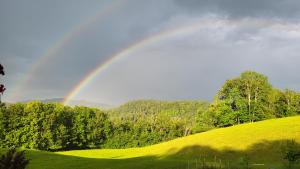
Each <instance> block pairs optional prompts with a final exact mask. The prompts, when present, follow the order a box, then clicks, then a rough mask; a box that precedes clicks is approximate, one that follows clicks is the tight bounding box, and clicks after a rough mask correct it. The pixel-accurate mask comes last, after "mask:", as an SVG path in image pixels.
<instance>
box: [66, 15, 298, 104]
mask: <svg viewBox="0 0 300 169" xmlns="http://www.w3.org/2000/svg"><path fill="white" fill-rule="evenodd" d="M286 24H287V23H283V22H280V21H278V20H277V21H271V20H259V19H252V20H247V19H246V20H245V19H244V20H218V19H207V20H199V21H196V22H194V23H192V24H188V25H186V26H183V27H178V28H173V29H169V30H164V31H160V32H158V33H156V34H154V35H150V36H147V37H146V38H143V39H141V40H139V41H137V42H135V43H133V44H131V45H129V46H127V47H126V48H124V49H122V50H120V51H119V52H116V53H115V54H113V55H112V56H111V57H109V58H110V59H108V60H106V61H105V62H102V63H101V64H99V65H98V66H97V67H96V68H95V69H94V70H92V71H91V72H90V73H89V74H87V75H86V76H85V78H84V79H82V80H81V81H80V82H79V83H78V84H77V85H76V86H75V87H74V88H73V89H72V90H71V91H70V92H69V94H68V95H67V96H66V97H65V99H64V102H63V104H65V105H67V104H68V103H69V102H70V100H71V99H72V98H74V97H75V96H77V95H78V94H79V92H80V91H81V90H83V89H84V88H85V87H86V86H87V85H88V84H89V83H91V82H92V81H93V79H94V78H95V77H96V76H98V75H99V74H101V73H102V72H104V71H105V70H106V69H108V67H109V66H110V65H112V64H114V63H116V62H117V61H119V60H120V59H122V58H123V57H126V56H129V55H130V54H132V53H133V52H134V51H136V50H138V49H141V48H144V47H146V46H147V45H149V44H152V43H155V42H158V41H161V40H164V39H168V38H171V37H177V36H180V35H186V34H191V33H195V32H197V31H199V30H201V29H202V28H207V27H209V26H211V27H217V28H222V27H223V26H224V25H232V26H233V27H234V26H237V25H239V26H255V27H265V26H272V25H274V26H273V27H274V28H275V29H277V30H279V31H289V32H298V33H299V32H300V26H299V25H292V26H291V25H286Z"/></svg>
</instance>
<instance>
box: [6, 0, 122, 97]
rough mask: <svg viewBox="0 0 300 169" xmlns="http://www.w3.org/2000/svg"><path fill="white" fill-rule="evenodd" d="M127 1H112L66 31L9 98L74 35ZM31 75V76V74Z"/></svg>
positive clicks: (31, 68) (21, 80)
mask: <svg viewBox="0 0 300 169" xmlns="http://www.w3.org/2000/svg"><path fill="white" fill-rule="evenodd" d="M125 2H127V0H116V1H113V2H112V3H110V4H109V5H108V6H107V7H104V9H103V10H100V11H99V12H97V14H96V15H94V16H92V17H91V18H90V19H88V21H86V22H84V23H82V24H80V25H79V26H78V27H76V28H74V29H73V30H72V31H70V32H68V33H66V34H65V35H64V36H63V37H62V38H61V39H59V40H58V41H57V42H56V43H55V44H54V45H53V47H51V48H49V49H48V50H47V51H46V53H45V54H43V55H42V56H40V57H39V59H38V60H37V61H36V62H35V63H34V64H33V66H31V67H30V69H29V70H28V71H27V73H26V74H25V76H24V77H23V78H20V80H19V82H18V83H17V84H18V85H17V86H16V87H15V88H14V89H13V94H12V96H9V99H11V100H15V99H16V97H18V96H17V94H18V93H19V91H20V90H21V89H22V87H24V86H25V85H26V83H28V81H30V78H32V77H31V76H32V75H33V74H34V73H35V72H36V71H37V70H38V68H40V67H42V66H43V65H45V64H47V62H48V61H49V60H50V59H51V58H53V57H55V56H56V55H55V54H56V53H58V52H59V51H60V50H62V49H63V47H64V46H65V45H66V44H68V43H69V42H70V41H71V40H72V39H73V38H74V37H77V36H78V35H79V34H80V33H82V31H84V30H85V29H87V28H88V27H89V26H90V25H91V24H93V23H94V22H95V21H97V20H99V19H101V18H104V17H105V16H107V15H108V14H110V13H112V12H113V11H115V10H116V9H118V8H119V7H120V6H121V5H122V4H124V3H125ZM26 75H27V76H26ZM29 75H31V76H29Z"/></svg>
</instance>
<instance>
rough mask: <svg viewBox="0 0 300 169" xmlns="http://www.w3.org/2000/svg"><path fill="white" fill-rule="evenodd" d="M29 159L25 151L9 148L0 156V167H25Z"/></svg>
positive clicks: (1, 168)
mask: <svg viewBox="0 0 300 169" xmlns="http://www.w3.org/2000/svg"><path fill="white" fill-rule="evenodd" d="M28 163H29V160H28V159H26V157H25V151H19V152H17V151H16V149H10V150H8V151H7V153H6V154H3V155H2V156H1V158H0V169H25V168H26V166H27V165H28Z"/></svg>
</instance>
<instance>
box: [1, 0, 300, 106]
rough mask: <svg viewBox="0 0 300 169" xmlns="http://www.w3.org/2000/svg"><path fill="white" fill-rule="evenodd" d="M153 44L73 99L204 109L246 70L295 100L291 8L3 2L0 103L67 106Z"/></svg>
mask: <svg viewBox="0 0 300 169" xmlns="http://www.w3.org/2000/svg"><path fill="white" fill-rule="evenodd" d="M161 32H166V33H163V34H162V35H161ZM157 35H161V36H157ZM151 36H156V37H157V38H155V39H154V40H152V41H147V43H144V44H143V45H140V47H138V48H135V49H134V50H131V51H130V52H128V53H127V54H126V55H124V56H123V57H122V59H119V60H118V61H116V62H113V63H112V64H110V65H109V66H108V67H107V69H105V71H103V72H101V73H99V74H98V75H97V76H96V77H95V78H94V79H93V80H92V81H91V82H90V83H88V85H86V86H85V87H84V88H83V89H82V90H80V92H79V93H78V94H77V95H76V96H75V97H74V98H73V99H80V100H86V101H93V102H99V103H105V104H111V105H117V104H121V103H124V102H126V101H128V100H132V99H163V100H183V99H203V100H211V99H212V98H213V97H214V95H215V94H216V92H217V90H218V89H219V88H220V87H221V86H222V84H223V83H224V82H225V80H227V79H230V78H233V77H235V76H238V75H239V74H240V73H241V72H243V71H245V70H254V71H258V72H260V73H263V74H265V75H267V76H268V77H269V80H270V82H271V83H272V84H273V86H275V87H277V88H281V89H285V88H290V89H294V90H297V91H299V90H300V85H299V84H300V78H299V73H300V66H299V63H300V57H299V55H300V1H298V0H251V1H250V0H226V1H224V0H163V1H162V0H119V1H112V0H88V1H84V0H64V1H61V0H48V1H46V0H26V1H22V0H0V62H1V64H3V65H4V67H5V70H6V76H5V77H1V82H3V83H5V85H6V86H7V91H6V93H5V94H4V96H3V99H4V100H6V101H21V100H30V99H47V98H57V97H65V96H67V95H68V93H69V92H70V91H71V90H72V89H73V88H74V87H75V86H76V85H77V84H78V83H79V82H80V81H81V80H82V79H84V78H85V77H86V76H87V74H88V73H89V72H91V71H92V70H94V69H95V68H96V67H97V66H98V65H99V64H101V63H104V62H105V61H107V60H108V59H110V58H111V56H112V55H114V54H115V53H117V52H119V51H122V50H124V49H126V48H127V47H128V46H131V45H132V44H137V43H138V42H140V41H141V40H143V39H145V38H147V37H151Z"/></svg>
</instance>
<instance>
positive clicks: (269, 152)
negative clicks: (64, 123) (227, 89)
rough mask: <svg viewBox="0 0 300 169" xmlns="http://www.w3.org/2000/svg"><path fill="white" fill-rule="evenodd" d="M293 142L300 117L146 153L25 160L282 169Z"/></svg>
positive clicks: (42, 155)
mask: <svg viewBox="0 0 300 169" xmlns="http://www.w3.org/2000/svg"><path fill="white" fill-rule="evenodd" d="M291 139H293V140H295V141H296V142H297V143H298V144H300V116H296V117H288V118H282V119H273V120H266V121H262V122H257V123H249V124H242V125H237V126H233V127H228V128H221V129H215V130H211V131H208V132H204V133H200V134H195V135H191V136H188V137H183V138H179V139H175V140H172V141H169V142H164V143H161V144H157V145H153V146H147V147H143V148H130V149H102V150H76V151H65V152H56V153H50V152H41V151H33V150H30V151H27V155H28V157H29V158H31V159H32V160H31V162H30V165H29V169H155V168H157V169H158V168H159V169H185V168H190V169H193V168H196V165H197V166H199V164H201V163H202V162H203V161H206V162H211V163H214V162H217V163H220V162H221V163H222V164H223V165H224V166H226V165H230V166H232V168H233V167H237V166H240V160H241V158H243V157H248V158H249V163H250V166H251V167H252V168H258V169H259V168H265V169H268V168H276V169H277V168H282V169H283V168H286V167H284V164H285V161H284V160H283V158H282V152H281V149H282V145H283V144H284V143H285V141H286V140H291ZM298 167H299V168H300V165H299V166H298Z"/></svg>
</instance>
